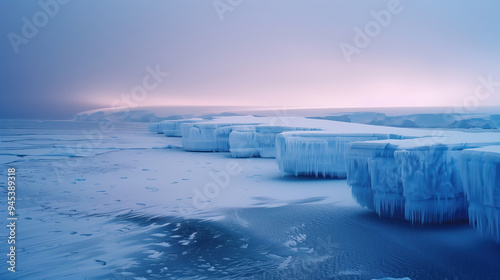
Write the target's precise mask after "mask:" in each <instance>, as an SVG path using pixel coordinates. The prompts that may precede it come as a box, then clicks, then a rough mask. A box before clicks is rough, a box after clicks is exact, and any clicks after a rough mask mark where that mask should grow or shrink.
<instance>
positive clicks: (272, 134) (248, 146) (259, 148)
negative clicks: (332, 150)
mask: <svg viewBox="0 0 500 280" xmlns="http://www.w3.org/2000/svg"><path fill="white" fill-rule="evenodd" d="M312 130H319V129H315V128H304V127H287V126H269V125H260V126H255V127H250V128H249V129H241V128H240V129H233V131H232V132H231V134H230V135H229V146H230V152H231V156H232V157H235V158H248V157H264V158H275V157H276V135H278V134H279V133H282V132H285V131H312Z"/></svg>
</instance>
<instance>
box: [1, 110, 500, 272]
mask: <svg viewBox="0 0 500 280" xmlns="http://www.w3.org/2000/svg"><path fill="white" fill-rule="evenodd" d="M283 121H284V120H283V119H281V122H283ZM225 122H228V120H225ZM271 122H273V123H274V124H275V125H282V123H276V122H275V120H273V119H272V118H270V119H269V120H268V124H269V123H271ZM286 122H287V123H286V125H289V126H294V127H314V128H318V129H323V130H327V129H330V132H329V133H334V132H335V133H359V132H360V130H361V129H362V130H364V129H366V132H369V133H383V134H396V135H407V134H408V135H409V136H425V135H432V131H429V130H408V129H403V128H390V129H388V128H384V127H372V126H364V125H361V124H352V123H335V125H333V124H334V122H330V121H326V120H308V119H304V118H287V119H286ZM332 130H333V131H332ZM292 133H295V132H292ZM308 133H309V132H308ZM429 133H431V134H429ZM450 133H461V132H450ZM0 135H1V143H0V145H1V156H0V161H1V163H2V166H3V167H2V168H3V169H4V170H6V169H7V167H15V168H16V170H17V182H18V190H17V192H18V194H17V195H18V198H19V200H18V201H17V203H18V204H17V206H18V208H17V213H18V215H19V228H18V231H17V237H18V242H17V243H16V244H17V248H18V251H17V256H18V263H17V267H16V268H17V272H16V274H15V275H14V276H15V277H13V275H12V274H10V272H8V271H7V270H6V269H3V270H1V271H0V278H1V279H325V278H326V279H377V278H384V277H394V278H403V277H409V278H410V279H499V278H500V269H499V268H498V262H499V261H500V247H499V245H498V244H497V243H495V242H494V241H492V240H491V239H489V238H483V237H481V236H480V235H479V234H478V233H477V232H476V230H475V229H474V228H473V227H470V226H469V225H468V223H467V222H462V223H456V224H442V225H417V224H416V225H412V224H411V223H409V222H406V221H402V220H394V219H388V218H384V217H379V216H378V215H377V214H376V213H375V212H372V211H371V210H369V209H367V208H363V207H362V206H359V205H358V203H357V202H356V201H355V200H354V199H353V198H352V195H351V189H350V187H349V186H348V185H347V183H346V180H341V179H328V178H327V179H324V178H316V177H303V176H299V177H295V176H289V175H283V174H282V173H281V172H280V170H279V166H278V164H277V162H276V160H275V159H272V158H232V157H231V155H230V153H227V152H223V153H193V152H186V151H185V150H184V149H183V148H182V139H181V138H178V137H164V136H163V135H162V134H156V133H150V132H148V131H147V124H145V123H122V122H101V123H100V122H95V121H87V122H80V121H39V122H38V121H13V120H4V121H2V122H1V123H0ZM485 135H486V134H485ZM485 135H483V136H485ZM485 149H487V148H485ZM480 151H482V150H478V152H480ZM488 151H489V152H490V153H493V152H494V151H490V150H488ZM484 152H485V153H486V151H484ZM472 156H473V155H471V157H472ZM492 158H494V157H493V156H492ZM491 162H492V164H493V165H494V164H496V165H494V166H498V164H497V163H495V161H494V160H493V159H492V161H491ZM471 168H472V167H471ZM493 172H495V171H493ZM495 174H497V173H495ZM485 178H486V177H485ZM487 178H489V177H487ZM477 180H481V179H477ZM4 193H5V197H6V192H5V190H4ZM495 197H496V196H495ZM6 206H7V204H6V199H4V200H0V213H3V214H2V215H4V216H6V210H7V207H6ZM495 206H497V204H495ZM6 236H7V231H6V230H2V231H0V237H1V239H2V240H6ZM0 250H1V252H7V242H2V243H1V245H0Z"/></svg>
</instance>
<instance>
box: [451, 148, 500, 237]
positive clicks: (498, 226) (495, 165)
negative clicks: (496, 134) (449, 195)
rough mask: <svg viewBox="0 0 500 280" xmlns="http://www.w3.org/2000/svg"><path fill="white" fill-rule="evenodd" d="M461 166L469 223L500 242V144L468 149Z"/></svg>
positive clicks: (462, 157)
mask: <svg viewBox="0 0 500 280" xmlns="http://www.w3.org/2000/svg"><path fill="white" fill-rule="evenodd" d="M460 167H461V170H462V172H461V175H462V181H463V185H464V190H465V194H466V197H467V199H468V201H469V203H470V206H469V223H470V224H471V225H473V226H474V227H475V228H477V230H478V231H479V232H480V233H481V234H482V235H485V236H489V237H490V238H492V239H493V240H495V241H496V242H498V243H500V146H488V147H483V148H477V149H468V150H464V151H463V152H462V153H461V155H460Z"/></svg>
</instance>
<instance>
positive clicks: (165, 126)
mask: <svg viewBox="0 0 500 280" xmlns="http://www.w3.org/2000/svg"><path fill="white" fill-rule="evenodd" d="M200 121H202V119H186V120H165V121H162V122H160V128H159V129H160V130H161V131H162V132H163V134H165V136H166V137H181V136H182V132H181V124H183V123H195V122H200Z"/></svg>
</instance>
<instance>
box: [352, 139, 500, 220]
mask: <svg viewBox="0 0 500 280" xmlns="http://www.w3.org/2000/svg"><path fill="white" fill-rule="evenodd" d="M481 136H482V135H480V134H478V136H475V137H469V138H471V139H469V140H470V141H468V142H467V143H462V142H461V141H460V139H459V138H454V137H437V138H419V139H406V140H393V139H390V140H379V141H367V142H355V143H351V144H350V145H349V146H348V148H347V154H346V164H347V173H348V175H347V178H348V179H347V183H348V184H349V185H351V186H352V194H353V197H354V198H355V199H356V200H357V201H358V203H359V204H360V205H362V206H367V207H368V208H372V209H374V210H375V211H376V212H377V213H378V214H379V215H381V216H389V217H402V218H405V219H406V220H409V221H411V222H414V223H445V222H454V221H458V220H464V219H467V208H468V203H467V200H466V199H465V194H464V188H463V184H462V178H461V174H463V173H464V172H465V171H463V170H460V167H459V160H458V158H459V156H460V154H461V152H462V150H464V149H467V148H476V147H481V146H485V145H490V144H492V142H491V141H492V140H493V141H495V140H498V136H497V138H496V139H495V138H488V137H481ZM499 143H500V142H499ZM370 191H371V192H370Z"/></svg>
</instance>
